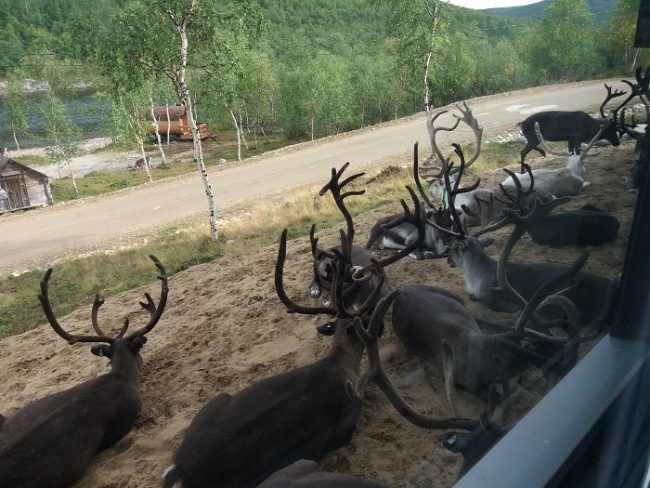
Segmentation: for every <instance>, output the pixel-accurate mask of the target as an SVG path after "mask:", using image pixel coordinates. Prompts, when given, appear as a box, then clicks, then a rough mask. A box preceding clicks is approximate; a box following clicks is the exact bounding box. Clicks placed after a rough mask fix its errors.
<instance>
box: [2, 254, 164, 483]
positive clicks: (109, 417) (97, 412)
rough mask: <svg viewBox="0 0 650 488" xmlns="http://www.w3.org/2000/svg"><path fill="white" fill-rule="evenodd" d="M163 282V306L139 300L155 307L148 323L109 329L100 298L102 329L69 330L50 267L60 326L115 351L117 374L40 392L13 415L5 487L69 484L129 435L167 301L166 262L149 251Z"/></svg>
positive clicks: (5, 429)
mask: <svg viewBox="0 0 650 488" xmlns="http://www.w3.org/2000/svg"><path fill="white" fill-rule="evenodd" d="M150 257H151V259H152V260H153V262H154V264H155V265H156V267H157V268H158V271H159V272H160V274H159V276H158V279H160V280H161V282H162V287H161V292H160V300H159V302H158V306H156V304H155V302H154V301H153V299H152V298H151V296H150V295H149V294H148V293H146V294H145V296H146V299H147V301H146V303H145V302H140V305H141V306H142V307H143V308H144V309H145V310H147V311H148V312H149V316H150V317H149V322H148V323H147V325H145V326H144V327H143V328H141V329H138V330H136V331H135V332H133V333H131V334H129V335H128V336H126V337H125V336H124V335H125V333H126V331H127V329H128V326H129V320H128V319H127V320H126V321H125V322H124V326H123V327H122V328H121V330H120V331H119V332H118V334H117V335H116V336H114V337H113V336H109V335H106V334H105V333H104V331H103V330H102V329H101V328H100V326H99V323H98V312H99V308H100V307H101V306H102V304H103V303H104V301H103V300H100V298H99V296H97V297H95V302H94V304H93V307H92V314H91V316H92V326H93V329H94V330H95V332H96V333H97V335H90V336H84V335H73V334H70V333H68V332H66V331H65V330H64V329H63V327H61V325H59V322H58V321H57V319H56V316H55V315H54V312H53V311H52V306H51V305H50V301H49V298H48V281H49V279H50V276H51V275H52V269H51V268H50V269H49V270H48V271H47V273H46V274H45V278H44V279H43V281H41V293H40V295H39V297H38V298H39V300H40V301H41V304H42V306H43V310H44V312H45V315H46V316H47V319H48V322H49V323H50V325H51V326H52V328H53V329H54V331H55V332H56V333H57V334H59V335H60V336H61V337H63V338H64V339H65V340H66V341H68V342H69V343H70V344H75V343H77V342H92V343H101V344H97V345H95V346H93V347H92V348H91V352H92V353H93V354H95V355H97V356H105V357H108V358H109V359H110V361H111V371H110V373H107V374H104V375H101V376H98V377H97V378H94V379H92V380H89V381H86V382H85V383H82V384H80V385H77V386H75V387H73V388H70V389H68V390H65V391H62V392H59V393H55V394H53V395H50V396H47V397H45V398H41V399H40V400H37V401H35V402H33V403H31V404H29V405H27V406H25V407H23V408H21V409H20V410H18V411H17V412H16V413H14V414H13V415H11V416H9V417H8V418H7V419H6V421H5V423H4V425H2V429H1V430H0V486H2V487H3V488H13V487H16V488H17V487H20V488H62V487H67V486H71V485H72V484H73V483H75V482H76V481H77V480H78V479H79V478H81V477H82V476H83V474H84V473H85V471H86V469H87V468H88V466H89V464H90V462H91V460H92V458H93V456H95V454H97V453H98V452H99V451H102V450H104V449H107V448H109V447H111V446H112V445H114V444H115V443H116V442H118V441H119V440H120V439H121V438H122V437H124V436H125V435H126V434H127V433H128V432H129V431H130V430H131V428H132V427H133V425H134V424H135V421H136V419H137V417H138V416H139V414H140V410H141V408H142V397H141V395H140V364H141V362H142V359H141V357H140V349H142V346H144V344H145V343H146V342H147V337H146V334H148V333H149V332H150V331H151V330H152V329H153V328H154V326H155V325H156V324H157V323H158V321H159V320H160V317H161V316H162V313H163V310H164V309H165V304H166V301H167V292H168V287H167V275H166V273H165V269H164V268H163V266H162V264H160V262H159V261H158V259H156V257H154V256H150Z"/></svg>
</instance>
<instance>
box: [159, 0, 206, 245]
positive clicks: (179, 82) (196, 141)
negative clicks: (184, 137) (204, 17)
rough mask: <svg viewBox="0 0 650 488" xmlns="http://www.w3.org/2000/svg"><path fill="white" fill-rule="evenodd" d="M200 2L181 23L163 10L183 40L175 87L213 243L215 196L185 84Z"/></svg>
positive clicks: (192, 5)
mask: <svg viewBox="0 0 650 488" xmlns="http://www.w3.org/2000/svg"><path fill="white" fill-rule="evenodd" d="M197 2H198V0H192V1H191V3H190V8H189V10H188V12H187V13H186V14H185V17H184V18H183V19H182V20H181V21H180V22H179V21H178V20H177V19H176V16H175V15H174V13H173V12H172V11H171V10H170V9H169V8H163V11H165V12H166V13H167V16H168V17H169V18H170V19H171V21H172V23H173V24H174V27H175V28H176V32H178V35H179V37H180V40H181V64H180V67H179V69H178V70H177V71H176V76H175V80H174V85H175V87H176V88H177V89H178V91H179V92H180V93H181V95H182V96H181V98H182V100H183V104H184V105H185V109H186V110H187V118H188V122H189V123H190V127H191V128H192V142H193V146H194V154H195V155H196V162H197V164H198V166H199V171H200V173H201V179H202V180H203V185H204V187H205V195H206V197H207V199H208V214H209V218H210V236H211V237H212V240H213V241H216V240H217V238H218V234H217V214H216V211H215V206H214V195H213V194H212V186H211V185H210V179H209V178H208V171H207V170H206V168H205V162H204V161H203V147H202V146H201V134H200V133H199V128H198V126H197V125H196V119H195V118H194V107H193V105H192V97H191V96H190V91H189V90H188V88H187V84H186V82H185V70H186V67H187V48H188V41H187V33H186V32H185V28H186V27H187V24H188V22H189V20H190V18H191V17H192V14H193V13H194V10H195V9H196V5H197Z"/></svg>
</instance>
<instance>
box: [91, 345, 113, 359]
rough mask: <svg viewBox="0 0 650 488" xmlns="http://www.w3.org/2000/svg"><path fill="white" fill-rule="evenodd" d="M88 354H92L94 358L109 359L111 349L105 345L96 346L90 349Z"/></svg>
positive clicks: (111, 352)
mask: <svg viewBox="0 0 650 488" xmlns="http://www.w3.org/2000/svg"><path fill="white" fill-rule="evenodd" d="M90 352H92V353H93V354H94V355H95V356H99V357H100V358H103V357H107V358H110V357H111V356H112V355H113V348H112V347H111V346H109V345H106V344H97V345H95V346H93V347H91V348H90Z"/></svg>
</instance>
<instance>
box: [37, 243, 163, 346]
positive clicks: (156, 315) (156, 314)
mask: <svg viewBox="0 0 650 488" xmlns="http://www.w3.org/2000/svg"><path fill="white" fill-rule="evenodd" d="M149 258H150V259H151V260H152V261H153V262H154V264H155V265H156V267H157V268H158V270H159V272H160V274H159V275H158V279H159V280H161V282H162V289H161V293H160V302H159V305H158V307H156V306H155V303H154V301H153V300H152V298H151V296H150V295H149V294H148V293H145V297H146V298H147V303H143V302H140V305H141V306H142V307H143V308H144V309H145V310H148V311H149V314H150V319H149V323H148V324H147V325H146V326H145V327H144V328H142V329H140V330H138V331H136V332H134V333H133V334H131V335H129V337H128V338H129V339H132V338H134V337H136V336H139V335H144V334H146V333H148V332H149V331H151V329H153V327H154V326H155V325H156V323H158V321H159V320H160V317H161V316H162V313H163V311H164V309H165V304H166V302H167V293H168V291H169V288H168V283H167V274H166V272H165V268H164V267H163V265H162V264H161V263H160V261H159V260H158V258H156V257H155V256H154V255H149ZM51 276H52V268H49V269H48V270H47V272H46V273H45V277H44V278H43V280H42V281H41V293H40V294H39V295H38V299H39V301H40V302H41V305H42V307H43V312H45V316H46V317H47V320H48V322H49V323H50V325H51V326H52V328H53V329H54V331H55V332H56V333H57V334H58V335H60V336H61V337H63V338H64V339H65V340H66V341H68V343H69V344H75V343H77V342H108V343H113V342H114V341H115V339H118V338H121V337H122V336H124V334H125V332H126V330H127V329H128V327H129V319H126V320H125V321H124V325H123V326H122V328H121V329H120V331H119V332H118V333H117V335H115V336H114V337H110V336H108V335H106V334H105V333H104V331H103V330H102V329H101V327H100V326H99V323H98V320H97V316H98V314H99V309H100V307H101V306H102V305H103V304H104V300H102V299H100V298H99V295H95V301H94V302H93V307H92V311H91V322H92V326H93V329H94V330H95V332H96V333H97V335H95V336H87V335H74V334H70V333H68V332H66V331H65V330H64V329H63V327H61V325H60V324H59V322H58V320H57V319H56V316H55V315H54V311H53V310H52V305H51V304H50V299H49V295H48V283H49V281H50V277H51Z"/></svg>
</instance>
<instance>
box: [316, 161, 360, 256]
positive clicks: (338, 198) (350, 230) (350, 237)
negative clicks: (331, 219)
mask: <svg viewBox="0 0 650 488" xmlns="http://www.w3.org/2000/svg"><path fill="white" fill-rule="evenodd" d="M349 165H350V163H349V162H348V163H345V164H344V165H343V166H341V169H339V170H338V171H337V170H336V168H332V176H331V178H330V181H329V182H328V183H327V184H326V185H325V186H323V188H321V189H320V191H319V192H318V194H319V195H320V196H321V197H322V196H323V195H325V193H327V192H328V191H331V192H332V196H333V197H334V202H335V203H336V206H337V207H338V208H339V210H340V211H341V213H342V214H343V218H345V223H346V226H347V239H346V241H347V242H346V245H347V246H348V247H347V249H346V251H345V252H347V254H348V256H350V255H351V254H352V243H353V242H354V223H353V222H352V215H350V212H349V210H348V209H347V208H346V206H345V199H346V198H348V197H350V196H353V195H363V194H364V193H365V192H366V190H351V191H347V192H342V191H343V189H344V188H345V187H346V186H347V185H349V184H350V183H352V182H353V181H354V180H356V179H357V178H359V177H360V176H363V175H364V174H365V173H357V174H354V175H352V176H349V177H347V178H346V179H344V180H343V181H340V179H341V176H342V175H343V172H344V171H345V170H346V169H347V167H348V166H349Z"/></svg>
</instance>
